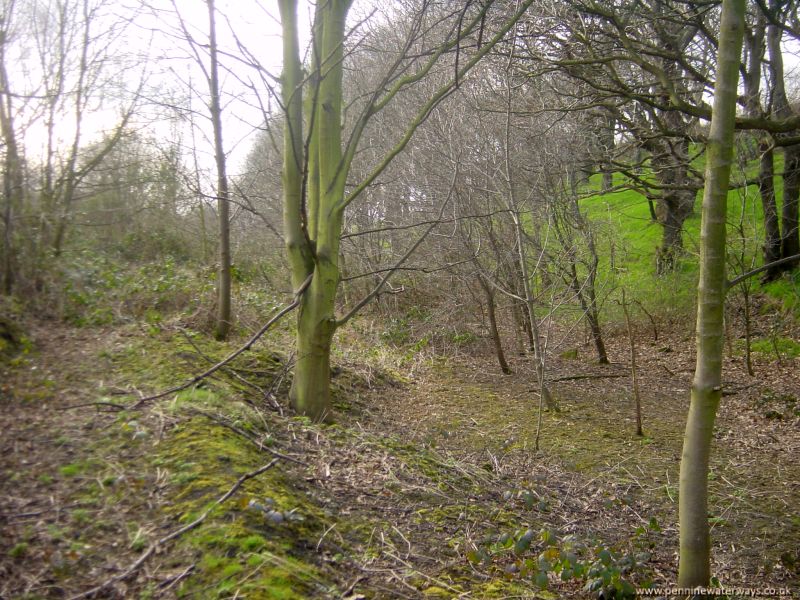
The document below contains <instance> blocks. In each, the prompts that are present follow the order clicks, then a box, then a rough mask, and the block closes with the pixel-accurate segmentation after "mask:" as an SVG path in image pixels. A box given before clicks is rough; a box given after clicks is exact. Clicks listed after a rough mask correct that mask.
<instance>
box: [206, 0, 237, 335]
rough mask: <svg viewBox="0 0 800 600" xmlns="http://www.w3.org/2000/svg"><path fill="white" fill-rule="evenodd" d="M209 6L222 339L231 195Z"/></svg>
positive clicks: (227, 316)
mask: <svg viewBox="0 0 800 600" xmlns="http://www.w3.org/2000/svg"><path fill="white" fill-rule="evenodd" d="M207 3H208V41H209V53H210V62H211V65H210V70H209V78H208V85H209V92H210V94H211V106H210V109H211V124H212V126H213V129H214V161H215V162H216V167H217V214H218V216H219V265H218V270H217V323H216V326H215V328H214V337H216V338H217V339H218V340H224V339H225V338H227V337H228V333H229V332H230V328H231V224H230V192H229V191H228V173H227V165H226V159H225V148H224V145H223V143H222V107H221V106H220V97H219V95H220V92H219V68H218V67H219V66H218V59H217V26H216V15H215V9H214V0H207Z"/></svg>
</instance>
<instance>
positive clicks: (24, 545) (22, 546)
mask: <svg viewBox="0 0 800 600" xmlns="http://www.w3.org/2000/svg"><path fill="white" fill-rule="evenodd" d="M29 547H30V544H28V542H19V543H17V544H14V547H13V548H11V550H9V551H8V555H9V556H10V557H11V558H22V557H23V556H25V555H26V554H27V553H28V548H29Z"/></svg>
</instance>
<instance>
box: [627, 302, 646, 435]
mask: <svg viewBox="0 0 800 600" xmlns="http://www.w3.org/2000/svg"><path fill="white" fill-rule="evenodd" d="M622 312H623V313H625V326H626V327H627V329H628V343H629V345H630V350H631V380H632V381H633V403H634V408H635V409H636V435H639V436H643V435H644V431H643V430H642V399H641V396H640V394H639V374H638V372H637V370H636V342H635V341H634V337H633V327H632V326H631V316H630V314H629V313H628V302H627V300H626V299H625V288H622Z"/></svg>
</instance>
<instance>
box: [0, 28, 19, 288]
mask: <svg viewBox="0 0 800 600" xmlns="http://www.w3.org/2000/svg"><path fill="white" fill-rule="evenodd" d="M3 16H4V17H5V18H8V15H3ZM1 25H2V29H1V30H0V35H2V36H3V39H2V40H0V92H4V93H3V94H2V95H0V135H2V140H3V144H4V145H5V161H4V165H3V166H4V171H5V172H4V173H3V281H2V292H3V294H4V295H10V294H11V292H12V291H13V288H14V284H15V282H16V268H17V265H16V258H17V254H18V248H17V247H16V243H15V238H16V232H15V230H14V224H15V219H16V218H17V215H18V213H19V212H20V210H21V208H22V196H23V193H24V176H23V172H22V160H21V159H20V155H19V147H18V145H17V132H16V130H15V128H14V117H13V114H14V113H13V106H12V96H11V94H10V93H8V92H9V91H10V90H9V79H8V72H7V70H6V54H5V43H6V36H7V35H8V32H7V31H6V28H7V23H6V22H5V21H3V22H2V23H1Z"/></svg>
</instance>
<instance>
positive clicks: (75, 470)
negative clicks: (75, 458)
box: [58, 463, 83, 477]
mask: <svg viewBox="0 0 800 600" xmlns="http://www.w3.org/2000/svg"><path fill="white" fill-rule="evenodd" d="M82 470H83V465H81V464H79V463H72V464H69V465H64V466H63V467H61V468H59V470H58V471H59V473H61V474H62V475H63V476H64V477H75V476H76V475H78V474H79V473H80V472H81V471H82Z"/></svg>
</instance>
